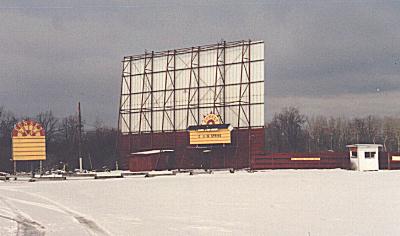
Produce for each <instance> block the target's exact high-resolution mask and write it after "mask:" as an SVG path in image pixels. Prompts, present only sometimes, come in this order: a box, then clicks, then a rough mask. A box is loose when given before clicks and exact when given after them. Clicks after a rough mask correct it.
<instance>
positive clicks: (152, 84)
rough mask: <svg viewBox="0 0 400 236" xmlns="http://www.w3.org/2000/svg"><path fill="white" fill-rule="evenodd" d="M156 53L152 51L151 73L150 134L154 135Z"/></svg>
mask: <svg viewBox="0 0 400 236" xmlns="http://www.w3.org/2000/svg"><path fill="white" fill-rule="evenodd" d="M153 69H154V51H151V71H150V73H151V74H150V80H151V83H150V96H151V97H150V132H151V133H153V124H154V121H153V119H154V73H153Z"/></svg>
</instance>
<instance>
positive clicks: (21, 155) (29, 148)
mask: <svg viewBox="0 0 400 236" xmlns="http://www.w3.org/2000/svg"><path fill="white" fill-rule="evenodd" d="M12 159H13V161H36V160H46V136H45V131H44V129H43V127H42V125H41V124H39V123H38V122H36V121H32V120H23V121H21V122H19V123H17V124H16V125H15V127H14V130H13V132H12Z"/></svg>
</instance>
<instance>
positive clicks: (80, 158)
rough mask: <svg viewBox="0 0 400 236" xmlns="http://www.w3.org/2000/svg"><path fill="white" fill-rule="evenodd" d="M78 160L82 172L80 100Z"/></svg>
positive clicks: (79, 113)
mask: <svg viewBox="0 0 400 236" xmlns="http://www.w3.org/2000/svg"><path fill="white" fill-rule="evenodd" d="M78 160H79V171H80V172H82V116H81V103H80V102H78Z"/></svg>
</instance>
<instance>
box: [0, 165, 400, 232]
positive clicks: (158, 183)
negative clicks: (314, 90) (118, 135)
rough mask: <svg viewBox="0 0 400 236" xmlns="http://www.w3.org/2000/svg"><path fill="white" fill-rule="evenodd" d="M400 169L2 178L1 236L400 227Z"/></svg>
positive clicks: (399, 229)
mask: <svg viewBox="0 0 400 236" xmlns="http://www.w3.org/2000/svg"><path fill="white" fill-rule="evenodd" d="M399 183H400V172H399V171H379V172H351V171H345V170H270V171H263V172H256V173H247V172H236V173H234V174H230V173H228V172H216V173H214V174H209V175H208V174H207V175H194V176H189V175H188V174H178V175H176V176H162V177H154V178H144V177H143V176H135V177H128V178H123V179H106V180H92V179H90V180H82V179H81V180H67V181H43V182H34V183H28V182H18V181H17V182H15V181H12V182H1V183H0V235H296V236H297V235H304V236H310V235H311V236H314V235H318V236H322V235H335V236H336V235H341V236H343V235H363V236H365V235H400V184H399Z"/></svg>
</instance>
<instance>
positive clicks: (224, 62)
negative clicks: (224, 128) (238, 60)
mask: <svg viewBox="0 0 400 236" xmlns="http://www.w3.org/2000/svg"><path fill="white" fill-rule="evenodd" d="M223 50H224V54H223V57H224V58H223V66H222V78H223V79H222V82H223V89H224V90H223V99H222V101H223V118H222V119H223V120H222V121H223V122H224V123H225V122H226V77H225V76H226V67H225V64H226V58H225V57H226V41H224V47H223Z"/></svg>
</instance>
